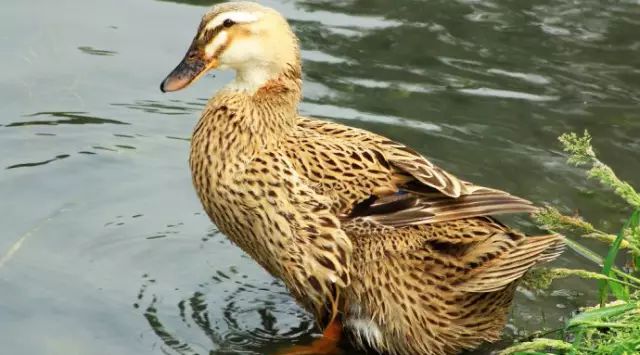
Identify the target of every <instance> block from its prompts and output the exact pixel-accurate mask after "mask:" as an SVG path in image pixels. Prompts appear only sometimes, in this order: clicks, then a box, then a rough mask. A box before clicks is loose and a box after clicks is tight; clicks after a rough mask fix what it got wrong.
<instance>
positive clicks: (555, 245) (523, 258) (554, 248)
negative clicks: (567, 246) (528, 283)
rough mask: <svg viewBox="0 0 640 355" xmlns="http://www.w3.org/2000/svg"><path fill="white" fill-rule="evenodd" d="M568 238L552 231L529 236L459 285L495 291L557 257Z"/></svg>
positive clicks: (481, 290) (465, 289)
mask: <svg viewBox="0 0 640 355" xmlns="http://www.w3.org/2000/svg"><path fill="white" fill-rule="evenodd" d="M563 250H564V240H563V237H562V236H560V235H556V234H552V235H545V236H539V237H528V238H525V239H524V241H523V243H522V244H520V245H519V246H518V247H517V248H515V249H514V250H513V251H512V252H510V253H509V254H507V255H505V256H503V257H500V258H498V259H496V260H493V261H492V262H490V263H487V264H485V265H482V267H480V268H478V269H476V270H474V272H473V276H472V277H471V278H468V279H466V280H465V281H463V282H461V283H460V284H458V285H456V286H457V287H458V288H459V289H461V290H464V291H467V292H494V291H498V290H501V289H503V288H504V287H506V286H507V285H509V284H510V283H512V282H513V281H516V280H518V279H519V278H521V277H522V276H523V275H524V274H525V273H526V272H527V271H528V270H529V269H530V268H532V267H534V266H535V265H537V264H540V263H545V262H548V261H551V260H553V259H555V258H557V257H558V256H559V255H560V254H561V253H562V251H563Z"/></svg>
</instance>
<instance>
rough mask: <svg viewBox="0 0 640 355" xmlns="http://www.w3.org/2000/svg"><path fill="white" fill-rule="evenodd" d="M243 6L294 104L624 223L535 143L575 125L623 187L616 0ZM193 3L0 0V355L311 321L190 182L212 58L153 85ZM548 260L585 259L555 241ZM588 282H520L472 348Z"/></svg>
mask: <svg viewBox="0 0 640 355" xmlns="http://www.w3.org/2000/svg"><path fill="white" fill-rule="evenodd" d="M264 3H266V4H267V5H271V6H273V7H275V8H277V9H279V10H281V11H282V12H283V13H284V14H285V15H286V16H287V17H288V18H289V19H290V20H291V23H292V24H293V26H294V27H295V30H296V32H297V33H298V35H299V36H300V38H301V41H302V49H303V53H302V56H303V58H304V70H305V79H306V82H305V100H304V102H303V104H302V106H301V110H302V112H303V113H304V114H308V115H315V116H322V117H326V118H328V119H333V120H337V121H340V122H343V123H345V124H348V125H353V126H358V127H363V128H367V129H370V130H372V131H375V132H380V133H383V134H386V135H388V136H390V137H392V138H394V139H397V140H399V141H402V142H405V143H407V144H409V145H411V146H413V147H415V148H416V149H418V150H419V151H421V152H423V153H424V154H426V155H427V156H429V157H431V158H432V159H433V160H434V161H435V162H437V163H438V164H440V165H441V166H443V167H445V168H447V169H448V170H450V171H452V172H453V173H456V174H458V175H459V176H462V177H464V178H465V179H468V180H472V181H474V182H476V183H479V184H484V185H489V186H493V187H496V188H501V189H505V190H508V191H511V192H513V193H514V194H517V195H520V196H522V197H525V198H528V199H531V200H533V201H535V202H537V203H550V204H553V205H555V206H558V207H560V208H561V209H563V210H564V211H565V212H570V211H576V210H577V211H580V213H581V214H583V215H584V216H586V217H587V218H588V219H590V220H591V221H593V222H594V223H595V224H596V225H598V226H599V227H602V228H604V229H606V230H610V231H614V230H615V229H616V228H617V226H619V225H620V223H621V221H622V219H623V218H624V217H625V213H623V208H624V204H623V203H622V202H620V201H619V200H618V199H617V198H615V197H614V196H612V195H611V194H610V193H608V192H607V191H604V190H602V189H600V188H599V187H598V186H597V185H596V184H593V183H589V182H585V180H584V179H583V173H584V171H583V170H581V169H577V168H571V167H567V166H566V165H565V164H564V160H565V157H564V156H563V155H562V154H561V152H560V151H559V146H558V144H557V141H556V137H557V136H558V135H560V134H561V133H563V132H567V131H583V130H584V129H589V130H590V131H591V133H592V134H593V135H594V143H595V145H596V147H597V149H598V152H599V154H600V156H601V157H602V158H603V160H605V161H607V162H608V163H610V164H611V165H612V166H613V167H614V168H615V169H616V171H617V172H618V174H619V175H620V176H621V177H623V178H625V179H627V180H629V181H630V182H632V183H634V184H635V185H636V186H640V174H639V173H640V138H639V137H640V109H639V108H638V105H639V104H640V55H639V53H640V36H638V33H640V3H638V2H637V1H630V0H628V1H615V2H613V1H611V2H602V1H595V0H591V1H578V0H576V1H552V0H549V1H473V0H463V1H452V0H446V1H445V0H442V1H417V0H414V1H410V0H400V1H393V2H392V1H380V0H378V1H328V0H327V1H282V2H277V1H265V2H264ZM209 4H210V3H209V2H208V1H183V2H168V1H153V0H135V1H124V0H120V1H96V0H60V1H46V0H29V1H22V2H18V1H9V2H6V1H5V2H3V3H2V4H1V5H0V49H1V50H2V56H0V63H1V64H2V65H1V66H0V68H1V71H2V74H1V75H0V97H1V99H0V100H1V103H2V105H1V106H0V152H2V154H0V226H2V234H1V235H0V290H1V291H0V353H2V354H163V353H167V354H194V353H198V354H208V353H221V354H223V353H234V352H239V353H245V354H261V353H264V352H267V351H272V350H273V349H276V348H277V347H279V346H281V345H283V344H287V343H291V342H297V341H306V340H308V339H310V338H311V337H312V336H313V335H314V334H316V330H314V329H313V322H312V320H311V319H310V318H309V316H307V315H306V314H305V313H304V312H302V311H301V310H300V309H299V308H298V307H297V306H296V305H295V303H294V302H293V301H292V300H291V298H290V297H289V296H288V295H287V293H286V291H285V290H284V288H283V287H282V286H281V284H280V283H279V282H277V281H274V280H273V279H272V278H270V277H269V276H268V275H267V274H266V273H265V272H264V271H262V270H261V269H259V268H258V267H257V266H256V265H255V264H254V263H253V262H252V261H251V260H250V259H249V258H247V257H246V256H244V255H243V254H242V253H241V252H240V251H239V250H238V249H237V248H235V247H234V246H232V245H230V243H228V242H227V241H226V240H225V238H224V237H223V236H222V235H220V234H219V233H217V232H216V229H215V227H214V226H212V225H211V223H210V222H209V220H208V219H207V218H206V216H204V215H203V214H202V213H201V207H200V205H199V202H198V201H197V199H196V197H195V193H194V192H193V189H192V187H191V180H190V175H189V170H188V166H187V154H188V144H189V143H188V141H187V140H186V139H187V138H188V137H189V136H190V133H191V129H192V126H193V125H194V123H195V121H196V119H197V117H198V115H199V111H200V109H201V107H202V105H203V103H204V102H205V100H206V99H207V98H208V97H210V96H211V95H212V94H213V93H214V92H215V91H216V90H217V89H218V88H220V87H221V86H222V85H223V84H224V83H226V82H227V81H229V80H230V78H231V73H219V74H217V75H216V77H215V78H213V77H211V76H209V77H206V78H204V79H203V80H201V81H200V82H198V83H197V84H196V85H194V86H193V87H191V88H189V89H188V90H185V91H182V92H179V93H176V94H171V95H163V94H161V93H160V92H159V90H158V85H159V83H160V81H161V80H162V79H163V78H164V76H165V75H166V74H167V73H168V72H169V70H171V69H172V68H173V67H174V66H175V64H176V63H177V61H178V60H179V59H180V58H181V57H182V55H183V54H184V51H185V49H186V47H187V46H188V44H189V42H190V40H191V38H192V36H193V33H194V31H195V28H196V26H197V24H198V22H199V19H200V16H201V15H202V13H203V12H204V11H205V9H206V6H208V5H209ZM516 222H518V223H519V225H520V227H522V228H528V227H529V226H528V222H527V221H526V219H524V218H521V219H518V220H517V221H516ZM556 265H561V266H567V267H578V266H589V267H591V265H590V264H588V263H587V262H586V261H584V260H582V259H581V258H580V257H579V256H578V255H576V254H575V253H573V252H571V251H568V252H567V253H565V255H564V256H563V257H562V258H561V259H560V260H559V261H557V262H556ZM593 288H594V285H593V284H592V283H590V282H584V281H580V280H573V279H571V280H566V281H563V282H558V283H556V284H554V287H553V288H552V289H551V290H549V291H548V292H543V293H540V294H531V293H527V292H520V293H519V294H518V298H517V302H516V304H515V306H514V309H513V312H512V320H511V322H510V324H509V325H508V327H507V329H506V331H505V341H504V342H503V344H498V345H497V346H494V347H493V348H491V347H485V348H484V349H482V350H479V351H478V352H477V353H487V352H489V351H490V349H495V348H499V347H500V346H502V345H504V344H506V343H508V342H509V341H510V339H512V338H513V337H514V336H515V337H517V336H518V335H519V334H522V333H524V332H526V331H528V330H534V329H539V328H541V327H543V326H544V325H546V326H549V327H553V326H558V325H560V324H562V321H563V319H564V318H565V317H567V316H568V315H569V314H570V313H571V312H572V311H574V310H575V309H576V308H577V307H579V306H582V305H585V304H589V303H592V302H593V300H594V298H593V297H594V293H593V291H592V289H593Z"/></svg>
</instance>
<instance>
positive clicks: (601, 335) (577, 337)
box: [501, 131, 640, 355]
mask: <svg viewBox="0 0 640 355" xmlns="http://www.w3.org/2000/svg"><path fill="white" fill-rule="evenodd" d="M560 142H561V143H562V144H563V146H564V151H565V152H567V153H569V159H568V162H569V164H572V165H575V166H587V167H589V170H588V171H587V176H588V177H589V178H592V179H595V180H597V181H599V182H600V183H601V184H602V185H603V186H605V187H607V188H610V189H611V190H612V191H613V192H614V193H615V194H617V195H618V196H619V197H620V198H622V199H623V200H624V201H626V202H627V204H628V205H629V209H630V210H631V216H630V217H629V219H628V220H627V221H626V223H625V224H624V226H623V227H622V228H621V229H620V231H619V232H618V234H617V235H612V234H609V233H606V232H604V231H601V230H599V229H597V228H596V227H594V226H593V225H592V224H591V223H589V222H587V221H585V220H584V219H582V218H581V217H579V216H566V215H563V214H562V213H560V211H558V210H557V209H555V208H553V207H549V206H547V207H546V208H544V209H542V210H541V211H540V212H538V213H537V214H536V216H535V217H536V220H537V222H538V224H539V225H541V226H543V227H544V228H546V229H549V230H552V231H555V232H557V233H564V234H566V235H569V236H578V237H583V238H593V239H597V240H599V241H602V242H605V243H607V244H609V250H608V252H607V254H606V255H604V256H600V255H598V254H597V253H595V252H593V251H591V250H589V249H588V248H586V247H585V246H583V245H581V244H580V243H578V242H576V241H574V240H571V239H568V240H567V245H569V246H570V247H571V248H573V249H574V250H575V251H577V252H578V253H580V254H581V255H583V256H584V257H586V258H587V259H589V260H591V261H592V262H594V263H597V264H598V265H599V266H600V267H601V268H602V269H601V272H600V273H596V272H591V271H587V270H581V269H564V268H555V269H540V270H535V271H533V272H531V273H530V274H529V277H528V278H527V280H525V281H524V283H523V285H524V286H525V287H531V288H537V289H542V288H546V287H548V286H549V285H550V284H551V282H552V281H553V280H554V279H557V278H562V277H567V276H577V277H582V278H585V279H594V280H597V285H598V289H599V298H600V299H599V304H598V305H597V306H594V307H590V308H585V309H581V310H580V312H578V313H577V314H576V315H575V316H573V317H572V318H571V319H569V320H568V321H567V322H566V324H565V326H564V328H562V329H556V330H553V331H550V332H547V333H545V334H544V336H545V337H539V338H535V339H533V340H531V341H526V342H522V343H519V344H516V345H514V346H511V347H509V348H507V349H505V350H503V351H502V352H501V354H503V355H507V354H576V355H581V354H603V355H604V354H637V353H639V352H640V278H639V277H638V274H639V273H640V194H638V192H637V191H636V190H635V189H634V188H633V187H632V186H631V185H630V184H628V183H627V182H625V181H622V180H620V179H619V178H618V177H617V176H616V174H615V173H614V171H613V170H612V169H611V168H610V167H609V166H607V165H606V164H605V163H603V162H602V161H600V160H599V159H598V158H597V156H596V154H595V152H594V150H593V147H592V146H591V136H590V135H589V133H588V132H586V131H585V133H584V135H583V136H578V135H576V134H575V133H569V134H564V135H562V136H560ZM621 250H623V251H625V252H626V253H627V254H628V256H629V257H630V262H628V263H626V264H625V266H624V267H620V266H618V265H619V264H618V265H617V264H616V261H617V256H618V254H619V252H620V251H621ZM547 337H548V338H547Z"/></svg>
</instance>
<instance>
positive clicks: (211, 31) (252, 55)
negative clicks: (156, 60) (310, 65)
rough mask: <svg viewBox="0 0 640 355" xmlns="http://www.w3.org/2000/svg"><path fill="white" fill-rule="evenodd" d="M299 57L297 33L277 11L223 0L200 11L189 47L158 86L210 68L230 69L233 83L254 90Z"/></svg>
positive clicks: (171, 85) (177, 85) (174, 84)
mask: <svg viewBox="0 0 640 355" xmlns="http://www.w3.org/2000/svg"><path fill="white" fill-rule="evenodd" d="M299 62H300V59H299V50H298V42H297V39H296V37H295V35H294V34H293V32H292V31H291V28H290V27H289V24H288V23H287V21H286V19H285V18H284V17H282V15H280V14H279V13H278V12H277V11H275V10H273V9H270V8H268V7H265V6H262V5H259V4H256V3H253V2H228V3H222V4H218V5H215V6H214V7H213V8H211V10H209V11H208V12H207V13H206V14H205V15H204V17H203V18H202V21H201V23H200V26H199V27H198V31H197V33H196V35H195V38H194V39H193V42H192V43H191V46H190V47H189V50H188V51H187V53H186V54H185V56H184V58H183V59H182V61H181V62H180V63H179V64H178V66H177V67H176V68H175V69H174V70H173V71H172V72H171V73H170V74H169V75H168V76H167V77H166V79H164V81H163V82H162V84H160V90H162V92H168V91H176V90H180V89H183V88H185V87H187V86H189V84H191V83H193V82H194V81H196V80H197V79H199V78H200V77H201V76H203V75H204V74H205V73H207V72H208V71H210V70H213V69H233V70H235V72H236V78H235V80H234V82H232V83H231V84H230V86H231V87H232V88H234V89H237V90H244V91H249V92H251V91H256V90H257V89H259V88H260V87H261V86H262V85H264V84H265V83H266V82H267V81H269V80H271V79H273V78H276V77H277V76H278V75H280V74H282V73H283V72H284V71H285V70H287V68H290V67H291V66H292V65H295V66H296V67H299Z"/></svg>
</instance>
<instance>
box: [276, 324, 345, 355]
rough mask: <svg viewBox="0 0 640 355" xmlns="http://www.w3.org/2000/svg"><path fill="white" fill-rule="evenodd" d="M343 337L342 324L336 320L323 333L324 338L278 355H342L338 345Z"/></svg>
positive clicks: (294, 347)
mask: <svg viewBox="0 0 640 355" xmlns="http://www.w3.org/2000/svg"><path fill="white" fill-rule="evenodd" d="M341 337H342V324H341V323H340V321H339V320H338V319H334V320H332V321H331V323H329V325H328V326H327V327H326V328H325V329H324V331H323V332H322V337H320V338H319V339H316V340H314V341H313V342H312V343H311V344H309V345H296V346H293V347H291V348H289V349H286V350H284V351H281V352H278V355H335V354H340V349H339V348H338V343H339V342H340V338H341Z"/></svg>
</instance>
